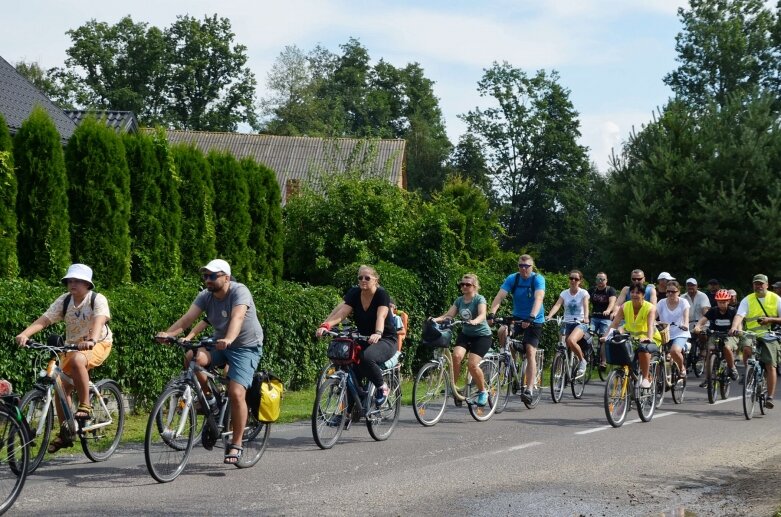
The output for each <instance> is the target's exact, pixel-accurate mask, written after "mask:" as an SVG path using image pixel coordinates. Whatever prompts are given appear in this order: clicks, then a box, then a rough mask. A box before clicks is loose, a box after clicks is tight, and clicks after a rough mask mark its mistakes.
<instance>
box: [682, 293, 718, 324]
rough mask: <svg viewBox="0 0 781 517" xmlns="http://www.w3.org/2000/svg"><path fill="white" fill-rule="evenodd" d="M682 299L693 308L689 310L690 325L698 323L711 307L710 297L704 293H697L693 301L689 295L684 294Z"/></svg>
mask: <svg viewBox="0 0 781 517" xmlns="http://www.w3.org/2000/svg"><path fill="white" fill-rule="evenodd" d="M681 298H683V299H684V300H686V301H687V302H689V306H690V307H691V308H690V309H689V323H697V321H699V319H700V318H702V316H703V315H704V314H705V313H706V312H707V310H708V309H709V308H710V306H711V305H710V300H709V299H708V295H707V294H705V293H703V292H702V291H697V294H695V295H694V299H693V300H692V298H691V296H689V293H686V294H684V295H683V296H681Z"/></svg>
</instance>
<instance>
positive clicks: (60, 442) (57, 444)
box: [46, 425, 73, 454]
mask: <svg viewBox="0 0 781 517" xmlns="http://www.w3.org/2000/svg"><path fill="white" fill-rule="evenodd" d="M68 447H73V438H71V435H70V431H69V430H68V428H67V426H64V425H63V426H62V427H60V434H59V435H57V437H56V438H55V439H54V440H52V441H50V442H49V446H48V447H47V448H46V452H48V453H49V454H54V453H55V452H57V451H59V450H60V449H66V448H68Z"/></svg>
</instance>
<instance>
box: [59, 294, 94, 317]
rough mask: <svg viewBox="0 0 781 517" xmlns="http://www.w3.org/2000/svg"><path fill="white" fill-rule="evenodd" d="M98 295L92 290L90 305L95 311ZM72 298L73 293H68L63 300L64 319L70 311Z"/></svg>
mask: <svg viewBox="0 0 781 517" xmlns="http://www.w3.org/2000/svg"><path fill="white" fill-rule="evenodd" d="M97 297H98V293H96V292H95V291H92V293H91V294H90V300H89V307H90V309H92V310H93V311H94V310H95V298H97ZM71 298H73V296H71V293H68V295H67V296H66V297H65V300H63V302H62V319H65V313H66V312H68V305H70V303H71Z"/></svg>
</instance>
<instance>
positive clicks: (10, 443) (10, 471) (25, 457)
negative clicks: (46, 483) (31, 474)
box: [0, 411, 45, 514]
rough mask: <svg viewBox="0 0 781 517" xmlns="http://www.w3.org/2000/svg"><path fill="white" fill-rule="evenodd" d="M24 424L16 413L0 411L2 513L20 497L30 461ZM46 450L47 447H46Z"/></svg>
mask: <svg viewBox="0 0 781 517" xmlns="http://www.w3.org/2000/svg"><path fill="white" fill-rule="evenodd" d="M27 440H28V436H27V432H26V430H25V428H24V425H23V424H22V423H21V422H20V421H19V420H17V419H16V415H13V414H9V413H7V412H6V411H0V444H2V448H0V497H3V498H4V499H3V500H2V502H0V514H3V513H5V512H6V511H7V510H8V509H9V508H11V506H12V505H13V504H14V501H16V498H17V497H19V493H20V492H21V491H22V487H23V486H24V482H25V479H26V478H27V474H28V467H29V463H30V456H29V454H30V450H29V448H28V447H27V445H26V443H27ZM44 450H45V449H44Z"/></svg>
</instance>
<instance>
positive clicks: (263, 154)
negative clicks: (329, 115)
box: [145, 129, 407, 204]
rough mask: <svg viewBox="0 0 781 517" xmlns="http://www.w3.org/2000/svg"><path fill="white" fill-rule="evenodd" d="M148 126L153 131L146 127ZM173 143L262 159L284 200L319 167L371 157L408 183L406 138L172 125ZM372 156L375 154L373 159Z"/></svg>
mask: <svg viewBox="0 0 781 517" xmlns="http://www.w3.org/2000/svg"><path fill="white" fill-rule="evenodd" d="M145 131H152V130H151V129H145ZM167 135H168V141H169V142H170V143H172V144H179V143H184V144H188V143H192V144H194V145H195V146H196V147H197V148H198V149H200V150H201V151H203V152H204V153H208V152H209V151H212V150H219V151H227V152H229V153H230V154H232V155H233V156H235V157H236V158H237V159H239V160H240V159H242V158H244V157H246V156H250V157H252V158H253V159H254V160H255V161H256V162H258V163H262V164H264V165H266V166H267V167H269V168H270V169H271V170H273V171H274V172H275V173H276V175H277V182H278V183H279V186H280V190H281V191H282V204H284V203H285V202H286V200H287V195H288V193H289V192H290V191H291V190H295V189H296V187H297V185H299V184H302V183H306V182H307V180H308V179H309V178H310V175H311V174H313V173H317V172H330V171H334V170H339V171H343V170H346V169H347V168H349V167H350V165H351V164H358V163H363V161H364V160H366V159H370V160H372V163H371V169H372V170H373V172H375V173H377V175H383V176H386V175H387V177H388V179H389V181H390V182H391V183H393V184H394V185H398V186H399V187H401V188H406V186H407V181H406V173H405V170H404V146H405V141H404V140H360V139H354V138H314V137H304V136H275V135H259V134H247V133H215V132H207V131H182V130H168V131H167ZM372 157H373V159H372Z"/></svg>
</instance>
